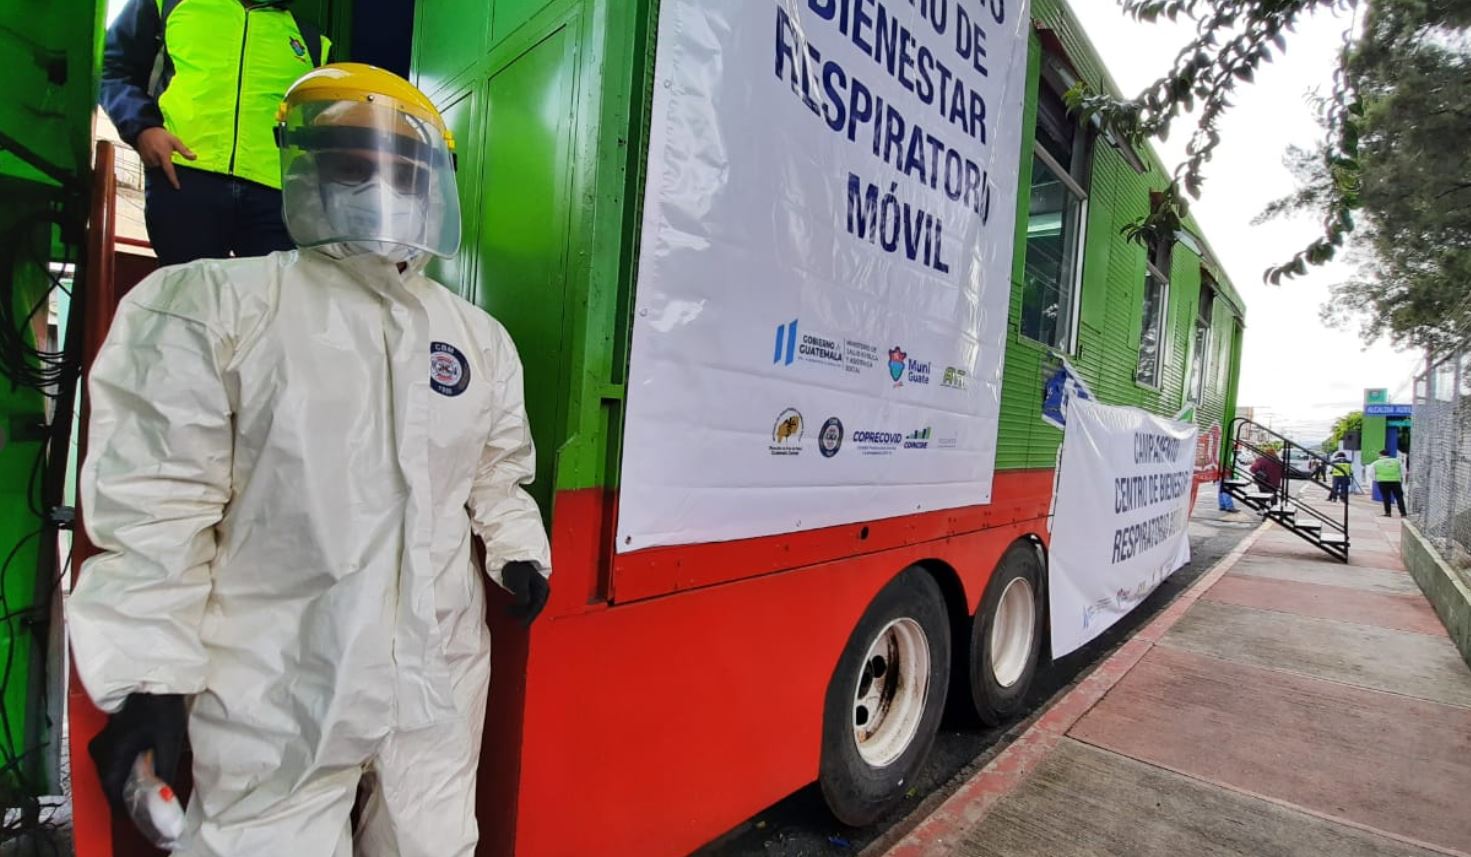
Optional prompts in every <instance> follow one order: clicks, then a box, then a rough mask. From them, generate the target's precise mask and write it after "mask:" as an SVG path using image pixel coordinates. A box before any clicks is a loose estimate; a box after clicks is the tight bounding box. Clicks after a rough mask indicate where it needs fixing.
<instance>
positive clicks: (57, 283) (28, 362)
mask: <svg viewBox="0 0 1471 857" xmlns="http://www.w3.org/2000/svg"><path fill="white" fill-rule="evenodd" d="M65 215H66V211H65V210H64V209H63V208H62V207H60V206H57V207H53V208H51V209H49V210H48V211H47V212H46V213H45V214H44V215H43V216H42V217H39V218H26V219H24V220H23V221H22V222H20V223H17V224H16V225H15V226H14V227H12V228H11V229H9V230H6V231H5V232H4V233H3V234H0V378H3V380H4V381H6V382H8V386H9V387H10V389H11V390H12V391H21V390H31V391H34V392H35V393H37V394H39V395H41V396H43V397H45V400H49V401H50V402H52V403H55V405H56V406H55V407H54V408H51V409H48V410H50V411H52V412H53V416H52V417H51V419H50V422H49V423H47V422H46V420H47V416H46V414H44V413H43V414H40V415H38V417H39V419H38V420H37V421H36V422H38V423H39V425H37V426H35V428H37V429H39V431H40V437H39V438H38V440H39V443H38V444H37V445H38V448H37V450H36V457H35V459H34V461H33V462H32V464H31V467H30V469H29V474H28V477H27V479H26V489H25V491H26V507H27V510H28V511H29V512H30V513H31V514H32V515H34V516H35V518H36V522H35V529H34V530H32V531H30V532H28V533H26V534H25V535H24V536H22V537H21V538H20V539H19V540H18V541H17V542H16V543H15V544H14V545H12V546H11V547H10V549H9V552H8V553H6V554H5V558H4V561H3V562H0V634H3V635H4V640H5V642H6V645H5V657H4V665H3V667H0V797H3V801H0V811H3V816H0V850H3V851H4V852H5V853H6V854H21V853H30V854H32V855H38V856H39V855H42V854H48V855H60V854H61V853H62V852H61V848H60V846H59V845H58V844H57V841H56V837H55V836H54V835H53V828H54V827H55V819H54V815H55V810H54V808H53V810H52V812H50V813H46V812H45V809H46V808H45V806H44V805H43V802H42V800H41V798H42V797H43V796H44V794H45V793H46V791H47V790H46V789H45V788H44V783H38V782H35V781H34V779H33V777H32V773H31V772H32V770H33V769H34V765H35V758H36V756H38V755H39V754H41V753H42V752H44V751H45V750H46V748H47V746H48V744H49V740H39V739H35V740H33V738H32V735H31V733H30V732H29V728H28V727H26V722H29V721H25V722H22V723H21V724H17V723H15V722H14V720H13V718H12V717H11V711H10V708H9V706H8V705H6V704H5V702H6V701H7V700H8V698H9V696H10V691H11V682H12V680H13V678H14V674H15V670H16V660H17V657H18V654H17V648H19V646H18V644H19V642H20V641H21V640H22V639H23V638H24V637H25V636H26V635H27V634H31V635H33V643H36V644H37V645H39V646H42V647H44V646H45V645H46V642H45V641H46V640H47V637H48V630H49V626H50V619H51V610H52V606H53V604H54V600H53V599H54V597H55V594H56V592H57V590H58V589H59V587H60V584H61V582H62V580H63V579H64V577H65V574H66V570H67V567H68V566H69V565H70V560H71V557H70V555H68V557H67V560H66V562H64V563H62V564H61V565H60V566H59V567H58V566H56V565H55V560H56V554H57V553H59V551H58V550H57V548H58V547H59V545H56V544H46V543H45V542H46V541H47V537H48V536H49V537H50V541H52V542H54V541H55V536H56V534H57V533H58V532H59V531H60V530H61V529H65V528H66V526H67V524H66V521H67V520H68V519H69V516H68V515H66V514H63V512H64V511H65V510H63V509H61V508H60V507H59V506H57V505H56V504H59V503H60V502H62V499H61V497H62V495H61V491H60V488H59V483H58V482H57V481H56V480H57V479H58V478H59V476H58V474H59V473H62V472H64V468H63V467H61V466H59V465H58V463H57V462H51V457H52V456H53V455H63V456H64V455H67V454H68V452H69V444H68V443H67V442H66V441H67V439H68V438H69V437H70V432H71V413H72V407H71V404H72V402H71V400H72V399H73V398H74V396H75V395H76V391H77V384H78V382H79V380H80V378H81V358H80V349H79V347H77V344H76V343H79V340H76V337H75V333H76V331H77V329H78V328H75V327H73V325H77V324H80V314H79V313H78V312H77V310H78V309H79V308H80V307H79V304H80V300H78V301H76V302H74V303H73V311H72V312H71V313H70V317H69V318H68V320H67V322H66V325H67V330H66V332H65V334H66V335H65V336H64V337H62V338H63V340H64V345H63V347H62V348H61V350H52V347H51V346H49V343H46V342H44V341H37V340H38V339H40V337H37V336H35V327H34V325H35V322H36V319H37V316H38V315H39V314H41V313H42V312H45V311H46V309H47V307H48V306H49V303H50V301H51V298H52V296H53V294H54V292H56V291H61V292H63V293H66V294H67V295H69V296H70V295H72V291H71V290H69V289H68V288H67V287H66V284H65V283H63V282H62V276H63V275H64V274H65V273H66V272H67V271H68V270H70V271H71V272H72V273H73V275H75V272H76V270H77V268H78V259H77V256H78V247H77V244H76V243H75V242H74V241H68V240H67V239H68V218H67V217H66V216H65ZM75 219H76V218H71V220H75ZM38 223H39V224H49V225H52V226H54V227H56V228H57V229H58V230H59V231H60V237H61V240H62V242H63V244H64V245H65V248H64V252H63V253H62V257H63V258H62V259H61V260H60V261H61V263H62V264H61V266H60V270H52V262H51V261H49V260H48V258H46V257H48V256H49V255H50V254H49V252H48V251H49V247H50V242H51V241H52V239H53V235H52V234H50V233H49V231H48V234H46V236H45V240H46V241H47V242H48V243H47V244H46V245H45V248H46V249H43V246H42V245H41V243H40V241H39V240H38V239H39V238H40V236H39V235H38V234H37V227H38ZM21 248H25V249H24V250H22V249H21ZM25 256H29V257H30V260H29V261H31V262H33V263H34V264H35V265H36V266H37V267H38V268H39V270H40V271H42V272H43V274H44V276H45V277H46V279H47V280H48V281H49V282H48V283H45V284H44V285H45V287H44V288H43V289H41V294H40V295H39V296H38V297H37V298H36V299H35V300H34V301H33V302H32V301H26V302H25V303H22V302H21V301H20V294H19V291H18V289H19V283H18V279H19V276H18V275H19V273H20V271H21V268H22V262H23V260H24V257H25ZM18 307H19V308H20V309H19V310H18ZM20 310H24V314H18V313H19V311H20ZM74 340H76V342H74ZM32 440H33V438H31V437H30V436H29V435H26V436H24V437H21V436H13V437H12V438H11V441H12V443H16V442H31V441H32ZM48 462H49V463H50V465H51V466H50V467H48ZM36 539H41V540H42V542H43V543H42V544H41V545H40V550H41V551H42V553H41V554H40V562H39V563H38V568H37V569H36V571H37V574H36V577H37V578H38V579H37V581H36V584H37V585H36V586H35V587H34V588H33V589H32V590H31V592H30V593H29V598H28V601H29V602H30V603H29V604H27V605H25V606H17V605H14V604H12V603H11V593H10V592H9V586H10V585H11V580H12V574H11V572H12V566H15V565H16V560H17V558H18V557H19V556H21V554H22V551H23V549H24V548H25V547H26V546H27V545H29V544H30V543H31V542H32V541H33V540H36ZM46 551H51V553H50V554H47V553H45V552H46ZM43 576H44V577H45V578H46V579H45V580H41V579H40V578H41V577H43ZM31 651H33V652H36V651H40V649H35V648H33V649H31ZM36 668H37V669H39V670H40V671H41V672H40V675H39V676H38V678H39V680H40V682H41V685H42V686H43V687H48V683H47V682H46V680H45V672H46V665H45V663H44V660H43V661H42V662H40V663H38V664H37V665H36ZM41 716H42V717H43V719H46V720H47V721H48V722H47V724H46V727H47V731H48V732H52V733H54V732H55V726H56V724H54V723H50V722H49V718H45V716H44V715H41ZM16 725H21V726H22V727H23V728H27V734H24V735H17V734H16V733H15V731H14V728H15V726H16ZM38 733H39V730H38ZM23 745H31V746H23Z"/></svg>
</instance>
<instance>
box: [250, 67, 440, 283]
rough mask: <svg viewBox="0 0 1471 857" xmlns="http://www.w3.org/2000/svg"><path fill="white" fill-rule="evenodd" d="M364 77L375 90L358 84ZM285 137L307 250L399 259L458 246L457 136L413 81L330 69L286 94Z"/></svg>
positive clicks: (294, 211) (287, 207) (292, 225)
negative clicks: (312, 248)
mask: <svg viewBox="0 0 1471 857" xmlns="http://www.w3.org/2000/svg"><path fill="white" fill-rule="evenodd" d="M365 76H371V77H373V78H374V79H373V80H372V81H370V84H369V85H370V86H371V87H372V89H371V91H368V90H367V89H366V88H365V87H363V86H362V85H359V84H358V83H357V81H358V80H359V79H360V78H362V77H365ZM276 139H277V142H278V143H279V144H280V147H281V195H282V200H283V211H284V214H285V220H286V228H287V230H288V231H289V232H290V233H291V238H292V240H294V241H295V242H296V243H297V245H298V246H301V247H325V248H327V252H328V253H329V254H331V255H334V256H347V255H355V254H358V253H378V254H379V255H383V256H385V257H387V258H390V259H393V260H395V261H408V260H409V259H412V258H415V257H416V256H417V255H418V254H420V253H432V254H434V255H436V256H443V257H446V258H448V257H450V256H453V255H454V254H455V250H456V249H458V248H459V245H460V205H459V193H458V190H457V188H456V186H455V174H454V164H455V156H454V137H453V135H452V134H450V132H449V129H448V128H446V127H445V125H444V122H443V120H442V119H441V118H440V116H439V112H438V111H437V110H436V109H435V108H434V105H433V104H431V103H429V102H428V100H427V99H425V98H424V96H423V95H422V94H420V93H419V91H418V90H417V89H414V88H413V87H412V86H410V85H409V84H408V83H407V82H406V81H403V80H400V79H398V78H396V77H393V76H392V75H389V74H388V73H387V72H384V71H381V70H380V69H375V68H373V67H371V66H365V65H361V64H359V63H338V64H335V65H329V66H324V67H323V68H321V69H319V70H317V71H315V72H312V73H311V74H308V75H307V76H306V77H304V78H302V79H301V80H299V81H297V83H296V84H294V85H293V86H292V88H291V91H290V92H288V93H287V95H286V101H285V103H283V104H282V106H281V110H280V114H279V116H278V121H277V125H276Z"/></svg>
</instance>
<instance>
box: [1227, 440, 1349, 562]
mask: <svg viewBox="0 0 1471 857" xmlns="http://www.w3.org/2000/svg"><path fill="white" fill-rule="evenodd" d="M1230 425H1231V431H1230V436H1231V468H1230V470H1231V474H1232V475H1233V476H1243V475H1244V476H1245V477H1246V478H1247V479H1251V480H1252V481H1255V480H1254V478H1253V477H1252V476H1251V473H1250V470H1249V469H1248V470H1247V471H1246V472H1245V473H1244V474H1243V472H1242V468H1241V465H1240V462H1239V460H1238V456H1239V454H1240V451H1241V449H1242V448H1243V447H1244V448H1246V449H1248V450H1251V451H1252V452H1254V453H1257V454H1258V455H1263V454H1266V453H1267V452H1269V450H1266V449H1264V448H1262V447H1260V446H1257V445H1256V444H1254V443H1252V442H1251V441H1248V440H1245V439H1243V438H1242V437H1241V430H1242V429H1243V428H1245V427H1246V426H1252V427H1254V428H1256V429H1258V430H1259V431H1260V432H1261V433H1262V434H1265V435H1268V436H1269V437H1271V438H1275V439H1276V440H1278V441H1280V442H1281V443H1282V458H1281V463H1282V478H1281V479H1280V480H1279V481H1278V483H1277V488H1276V490H1275V491H1274V495H1275V497H1274V502H1273V504H1272V505H1273V506H1277V507H1281V508H1287V507H1288V506H1290V507H1291V508H1292V510H1293V511H1294V512H1298V511H1306V512H1307V513H1308V515H1310V516H1311V517H1313V518H1316V519H1317V520H1319V521H1321V522H1322V523H1324V524H1327V525H1330V526H1332V527H1333V528H1334V529H1335V530H1337V531H1338V532H1340V533H1342V534H1343V535H1344V537H1345V539H1346V538H1347V536H1348V494H1347V493H1345V494H1344V496H1343V499H1342V503H1343V519H1342V521H1341V522H1339V521H1335V520H1333V519H1332V518H1330V517H1328V516H1327V515H1325V514H1324V513H1322V512H1320V511H1318V510H1317V509H1316V508H1314V507H1312V506H1310V505H1308V504H1307V503H1304V502H1301V501H1299V500H1297V499H1296V498H1294V497H1293V496H1292V469H1293V468H1292V456H1291V455H1288V454H1287V453H1288V451H1289V450H1293V449H1295V450H1298V451H1300V452H1302V453H1304V454H1305V455H1306V456H1308V457H1309V458H1315V459H1317V460H1318V461H1321V462H1323V464H1324V471H1326V470H1327V466H1328V465H1329V464H1330V462H1329V460H1328V458H1327V456H1324V455H1321V454H1319V453H1316V452H1314V451H1312V450H1311V449H1308V448H1307V447H1305V446H1303V445H1302V444H1299V443H1296V442H1294V441H1293V440H1292V439H1291V438H1289V437H1287V436H1285V435H1282V434H1278V433H1277V432H1275V431H1273V430H1272V429H1270V428H1267V427H1266V426H1264V425H1262V424H1261V423H1258V422H1255V421H1254V420H1249V419H1247V418H1246V417H1236V418H1235V419H1233V420H1231V424H1230ZM1298 481H1302V480H1300V479H1299V480H1298ZM1314 481H1315V482H1316V480H1314ZM1346 546H1347V542H1345V547H1346Z"/></svg>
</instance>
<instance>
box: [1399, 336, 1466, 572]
mask: <svg viewBox="0 0 1471 857" xmlns="http://www.w3.org/2000/svg"><path fill="white" fill-rule="evenodd" d="M1413 419H1414V423H1413V426H1414V437H1413V446H1412V449H1411V463H1412V469H1411V472H1410V474H1409V497H1408V499H1409V501H1410V518H1411V519H1412V520H1413V521H1414V522H1415V526H1417V527H1419V528H1420V531H1421V532H1422V533H1424V534H1425V536H1426V538H1428V539H1430V541H1431V542H1432V543H1434V545H1435V547H1436V548H1437V549H1438V550H1439V551H1440V554H1441V556H1442V557H1444V558H1445V560H1446V561H1447V562H1449V563H1450V564H1451V565H1453V566H1457V567H1459V568H1461V569H1463V570H1464V569H1471V341H1467V342H1465V343H1463V344H1462V346H1461V347H1460V348H1459V349H1457V350H1455V351H1453V352H1451V353H1449V354H1445V355H1442V356H1441V357H1439V358H1437V359H1436V360H1435V361H1433V362H1430V363H1428V365H1427V367H1426V370H1425V372H1424V373H1423V374H1421V375H1418V376H1416V378H1415V415H1414V418H1413Z"/></svg>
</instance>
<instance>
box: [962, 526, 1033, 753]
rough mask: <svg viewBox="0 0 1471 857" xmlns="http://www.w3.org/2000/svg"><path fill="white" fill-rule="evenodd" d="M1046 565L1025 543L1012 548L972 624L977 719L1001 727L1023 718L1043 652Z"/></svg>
mask: <svg viewBox="0 0 1471 857" xmlns="http://www.w3.org/2000/svg"><path fill="white" fill-rule="evenodd" d="M1041 582H1042V563H1041V560H1040V559H1039V558H1038V556H1037V551H1036V549H1035V548H1034V547H1033V546H1032V545H1030V544H1027V543H1025V542H1019V543H1017V544H1014V545H1012V546H1011V547H1010V548H1009V549H1008V550H1007V551H1006V553H1005V554H1003V555H1002V556H1001V561H1000V562H998V563H997V564H996V571H995V573H993V574H992V575H991V581H990V583H988V584H986V594H985V595H984V596H982V598H981V606H980V609H979V610H977V611H976V618H975V621H974V622H972V623H971V635H970V695H971V701H972V702H973V703H974V704H975V708H976V715H977V716H979V717H980V718H981V722H983V723H985V724H986V725H988V726H999V725H1001V724H1002V723H1005V722H1006V721H1008V720H1010V719H1011V718H1013V717H1015V716H1016V715H1017V714H1019V713H1021V710H1022V706H1023V705H1024V704H1025V702H1026V698H1027V690H1028V689H1029V688H1030V687H1031V686H1032V679H1033V677H1035V676H1036V674H1037V660H1038V658H1039V657H1040V652H1041V649H1042V627H1043V623H1042V620H1043V614H1042V609H1043V608H1042V598H1041V595H1040V593H1041V591H1042V587H1041Z"/></svg>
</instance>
